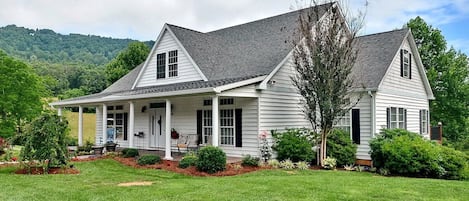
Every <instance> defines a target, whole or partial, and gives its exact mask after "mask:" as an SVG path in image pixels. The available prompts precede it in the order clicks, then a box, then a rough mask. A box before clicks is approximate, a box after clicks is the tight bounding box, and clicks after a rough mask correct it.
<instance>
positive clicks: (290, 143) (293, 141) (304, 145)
mask: <svg viewBox="0 0 469 201" xmlns="http://www.w3.org/2000/svg"><path fill="white" fill-rule="evenodd" d="M308 133H309V131H307V130H302V129H287V131H285V132H283V133H277V132H273V133H272V136H273V137H274V139H275V144H274V146H273V147H272V148H273V150H274V151H276V152H277V160H279V161H283V160H287V159H290V160H291V161H293V162H299V161H306V162H311V161H312V160H313V159H314V158H315V157H316V154H315V152H314V151H313V150H312V147H313V146H312V144H311V141H310V140H309V139H308V136H309V134H308Z"/></svg>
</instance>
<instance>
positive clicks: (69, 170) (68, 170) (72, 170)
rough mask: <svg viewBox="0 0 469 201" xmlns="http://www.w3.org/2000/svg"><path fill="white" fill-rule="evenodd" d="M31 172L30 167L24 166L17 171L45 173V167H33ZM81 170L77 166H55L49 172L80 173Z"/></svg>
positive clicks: (20, 172)
mask: <svg viewBox="0 0 469 201" xmlns="http://www.w3.org/2000/svg"><path fill="white" fill-rule="evenodd" d="M30 171H31V172H29V171H28V169H26V168H23V169H18V170H16V171H15V174H44V169H43V168H42V167H33V168H31V169H30ZM79 173H80V171H79V170H78V169H76V168H68V167H67V168H60V167H54V168H49V171H48V173H47V174H79Z"/></svg>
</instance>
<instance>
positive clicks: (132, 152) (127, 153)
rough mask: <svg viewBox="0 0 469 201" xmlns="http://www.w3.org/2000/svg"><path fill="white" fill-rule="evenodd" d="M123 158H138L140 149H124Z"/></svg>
mask: <svg viewBox="0 0 469 201" xmlns="http://www.w3.org/2000/svg"><path fill="white" fill-rule="evenodd" d="M122 156H123V157H124V158H132V157H137V156H138V149H134V148H125V149H122Z"/></svg>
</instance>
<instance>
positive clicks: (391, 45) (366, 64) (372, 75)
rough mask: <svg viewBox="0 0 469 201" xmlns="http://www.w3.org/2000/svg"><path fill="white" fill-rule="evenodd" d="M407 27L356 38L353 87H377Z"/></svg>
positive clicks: (402, 39)
mask: <svg viewBox="0 0 469 201" xmlns="http://www.w3.org/2000/svg"><path fill="white" fill-rule="evenodd" d="M408 32H409V29H407V28H405V29H399V30H394V31H389V32H383V33H377V34H371V35H366V36H361V37H358V38H357V43H356V45H355V48H359V49H358V54H357V60H356V62H355V65H354V67H353V68H352V77H353V78H354V79H355V82H354V84H355V87H359V88H360V87H365V88H371V89H377V88H378V86H379V84H380V82H381V80H382V79H383V77H384V75H385V74H386V71H387V69H388V67H389V66H390V65H391V62H392V60H393V58H394V56H395V55H396V53H398V51H399V47H400V46H401V44H402V42H403V41H404V38H405V37H406V36H407V33H408Z"/></svg>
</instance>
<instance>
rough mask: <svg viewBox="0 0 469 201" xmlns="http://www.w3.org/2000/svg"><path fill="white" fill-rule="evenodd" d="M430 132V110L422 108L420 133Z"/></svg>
mask: <svg viewBox="0 0 469 201" xmlns="http://www.w3.org/2000/svg"><path fill="white" fill-rule="evenodd" d="M427 133H428V110H420V134H427Z"/></svg>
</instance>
